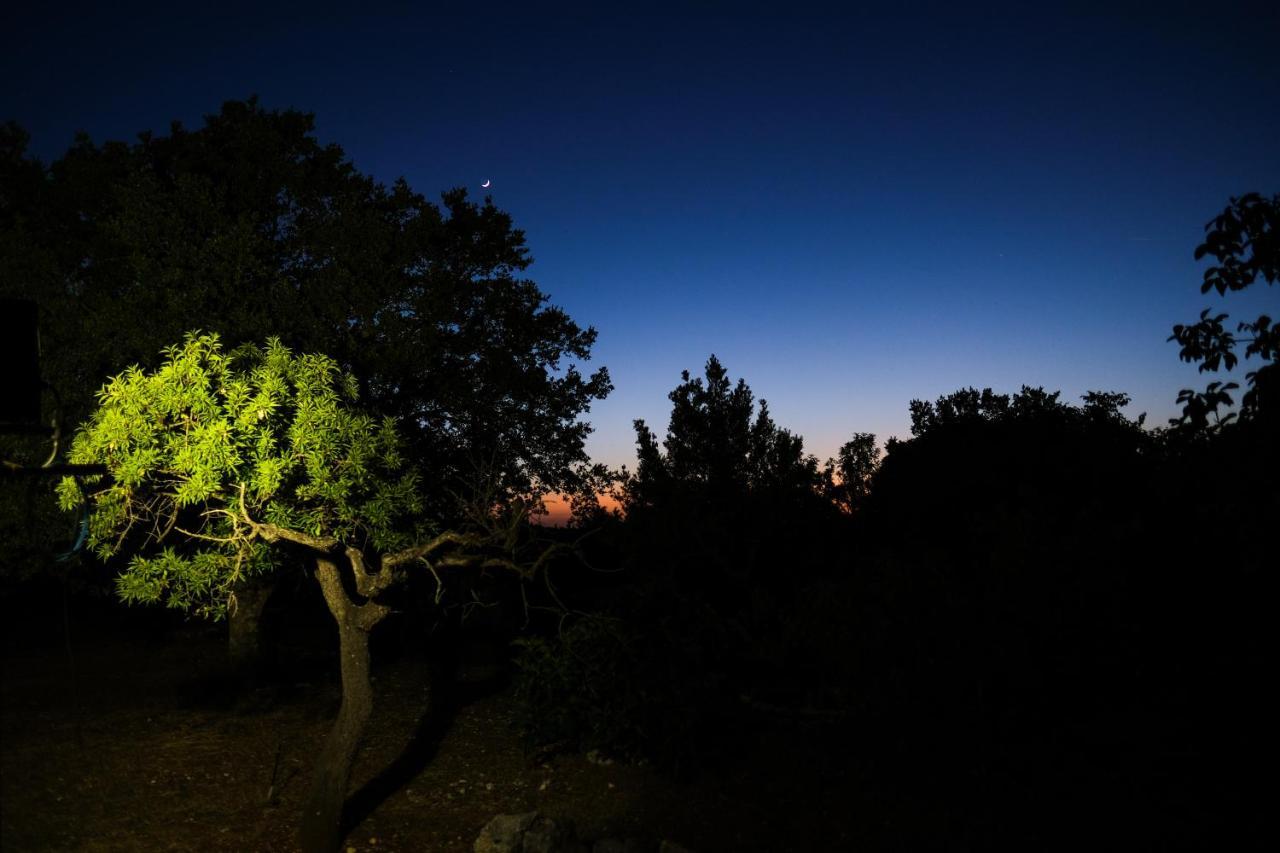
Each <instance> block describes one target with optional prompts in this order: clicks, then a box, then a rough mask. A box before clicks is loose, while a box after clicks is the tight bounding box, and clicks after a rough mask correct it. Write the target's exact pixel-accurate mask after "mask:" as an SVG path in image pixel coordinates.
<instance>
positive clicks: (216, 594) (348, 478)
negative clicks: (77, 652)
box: [58, 333, 421, 617]
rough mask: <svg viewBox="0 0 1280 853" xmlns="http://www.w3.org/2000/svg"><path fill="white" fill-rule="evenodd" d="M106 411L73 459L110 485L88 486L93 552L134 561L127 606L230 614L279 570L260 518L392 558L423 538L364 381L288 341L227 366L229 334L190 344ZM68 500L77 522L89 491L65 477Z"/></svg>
mask: <svg viewBox="0 0 1280 853" xmlns="http://www.w3.org/2000/svg"><path fill="white" fill-rule="evenodd" d="M98 401H99V405H98V408H97V410H96V411H95V412H94V413H93V415H92V417H91V418H90V419H89V420H88V421H87V422H86V423H85V424H84V425H82V426H81V428H80V429H79V430H78V431H77V433H76V436H75V439H74V441H73V442H72V446H71V452H70V461H71V462H72V463H76V464H90V463H93V464H102V465H106V466H107V469H108V471H109V476H108V477H106V478H90V479H89V483H90V487H89V490H90V493H91V497H90V500H91V507H92V512H91V515H90V519H89V547H90V548H91V549H92V550H93V551H94V552H95V553H96V554H97V555H98V556H99V557H100V558H102V559H104V560H106V559H110V558H112V557H114V556H116V555H117V554H121V553H130V554H133V556H132V559H131V560H130V561H129V562H128V564H127V566H126V567H125V568H124V569H123V570H122V571H121V573H120V576H119V578H118V580H117V591H118V593H119V595H120V597H121V598H122V599H124V600H125V601H129V602H163V603H165V604H167V605H168V606H170V607H174V608H178V609H182V610H185V611H192V612H197V613H200V614H202V615H206V616H213V617H218V616H220V615H222V614H223V613H224V612H225V609H226V607H227V604H228V601H229V598H230V595H231V589H232V587H233V585H234V584H235V583H236V582H237V581H239V580H240V579H241V578H242V577H245V576H247V575H253V574H258V573H262V572H267V571H270V570H271V569H272V568H273V567H274V563H273V560H272V556H271V552H270V551H269V549H268V548H267V546H266V545H265V544H264V543H263V542H262V541H261V539H259V538H255V537H253V536H251V535H249V533H250V531H249V530H247V529H246V525H247V524H248V523H249V520H250V519H253V520H256V521H257V522H267V523H271V524H276V525H279V526H281V527H287V528H290V529H293V530H297V531H302V532H304V533H308V534H310V535H313V536H325V537H331V538H334V539H337V540H340V541H343V542H350V543H355V544H359V545H365V544H367V545H369V546H371V547H372V548H374V549H377V550H380V551H387V550H390V549H393V548H398V547H403V546H404V545H406V544H407V543H408V542H409V541H410V540H411V538H412V536H413V535H414V534H415V533H418V532H420V531H415V530H413V528H412V524H411V523H410V522H411V520H412V519H413V518H414V517H415V516H416V515H417V514H418V512H419V511H420V509H421V501H420V499H419V497H418V490H417V478H416V476H415V475H413V474H412V473H407V472H405V470H404V467H403V466H404V460H403V458H402V455H401V447H400V439H399V437H398V435H397V433H396V429H395V424H394V423H393V422H392V421H391V420H390V419H382V420H375V419H374V418H372V417H370V416H369V415H367V414H364V413H362V412H360V411H358V410H357V409H356V408H355V402H356V383H355V381H354V380H353V379H352V377H351V376H350V375H349V374H345V373H343V372H342V371H341V370H339V369H338V366H337V364H336V363H335V362H334V361H333V360H332V359H330V358H328V357H326V356H322V355H314V354H304V355H295V354H294V353H292V352H290V351H289V350H288V349H287V348H286V347H285V346H284V345H283V344H281V343H280V341H279V340H275V339H272V340H270V341H268V342H267V345H266V346H265V348H261V349H260V348H257V347H253V346H247V345H246V346H243V347H240V348H239V349H237V350H235V351H234V352H232V353H224V352H223V349H222V346H221V344H220V342H219V340H218V336H217V335H213V334H199V333H190V334H188V335H187V337H186V339H185V341H184V342H183V344H182V345H180V346H172V347H169V348H168V349H166V350H165V352H164V361H163V363H162V364H161V365H160V366H159V367H158V368H156V369H155V370H153V371H150V372H145V371H143V370H142V369H141V368H139V367H136V366H135V367H131V368H129V369H128V370H126V371H125V372H123V373H121V374H120V375H118V376H116V377H114V378H112V379H111V380H110V381H109V382H108V383H107V384H106V386H105V387H103V389H102V390H101V391H100V392H99V394H98ZM58 497H59V502H60V504H61V506H62V507H63V509H65V510H68V511H70V510H74V509H77V508H78V507H79V505H80V502H81V500H82V495H81V489H80V487H79V486H78V485H77V483H76V482H75V481H74V480H72V479H71V478H65V479H64V480H63V481H62V482H61V483H60V484H59V486H58Z"/></svg>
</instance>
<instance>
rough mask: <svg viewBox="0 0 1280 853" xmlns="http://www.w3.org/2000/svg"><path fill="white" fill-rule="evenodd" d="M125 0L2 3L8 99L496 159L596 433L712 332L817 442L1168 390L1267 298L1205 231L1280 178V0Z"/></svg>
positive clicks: (26, 107) (41, 108) (50, 145)
mask: <svg viewBox="0 0 1280 853" xmlns="http://www.w3.org/2000/svg"><path fill="white" fill-rule="evenodd" d="M125 5H129V6H131V7H132V11H128V12H119V11H118V10H116V9H114V8H108V7H109V6H110V4H101V3H99V4H92V5H89V4H85V6H84V8H76V5H75V4H68V5H64V6H60V7H58V8H57V9H56V10H53V11H49V10H47V9H43V8H42V9H41V11H40V12H39V14H38V15H37V13H36V12H35V11H34V9H35V4H31V9H32V11H29V12H19V13H15V12H13V11H12V10H10V11H6V12H5V13H4V18H3V20H2V21H0V32H3V33H4V35H3V36H0V39H3V44H2V45H0V47H2V48H3V49H2V50H0V73H2V74H3V80H4V86H3V89H2V94H0V120H3V119H6V118H12V119H15V120H16V121H18V122H19V123H20V124H21V125H23V126H24V127H26V128H27V129H28V130H29V131H30V132H31V133H32V135H33V143H32V147H33V149H34V151H35V153H36V154H37V155H39V156H40V157H41V158H43V159H45V160H49V159H53V158H55V157H56V156H58V155H59V154H60V153H61V152H63V151H64V150H65V149H66V147H67V146H68V145H69V144H70V142H71V139H72V135H73V133H74V132H75V131H76V130H79V129H83V130H86V131H88V132H89V134H90V135H91V136H92V137H93V138H94V139H95V140H96V141H103V140H105V139H131V138H133V137H134V135H135V134H136V133H137V132H138V131H140V130H144V129H149V128H152V129H156V130H157V131H164V130H165V129H166V128H167V127H168V124H169V122H170V120H172V119H180V120H182V121H183V122H184V123H185V124H186V125H188V126H190V127H197V126H199V125H200V124H201V117H202V116H203V115H204V114H207V113H212V112H216V111H217V109H218V107H219V105H220V104H221V102H222V101H224V100H227V99H232V98H244V97H247V96H248V95H250V94H252V93H257V94H258V95H259V96H260V97H261V100H262V102H263V103H264V104H265V105H266V106H268V107H273V108H285V107H296V108H298V109H303V110H306V111H310V112H314V113H315V114H316V118H317V134H318V136H319V137H320V139H321V141H323V142H336V143H338V144H340V145H341V146H342V147H343V148H344V149H345V150H346V152H347V153H348V155H349V156H350V157H351V158H352V160H353V161H354V162H355V164H356V166H357V167H358V168H359V169H361V170H362V171H364V172H366V173H369V174H372V175H373V176H375V177H377V178H378V179H380V180H383V181H388V182H389V181H391V180H394V179H395V178H397V177H399V176H404V177H405V178H407V179H408V181H409V183H410V185H411V186H413V187H414V188H415V189H416V190H418V191H420V192H423V193H425V194H427V195H428V196H429V197H435V196H436V194H437V193H438V192H439V191H440V190H442V189H445V188H447V187H452V186H458V185H464V186H468V187H470V188H471V189H472V191H473V192H474V193H475V194H477V195H480V194H483V193H484V192H485V191H484V190H481V189H480V188H479V185H480V183H481V182H482V181H484V180H485V179H490V180H492V183H493V185H492V188H491V189H490V190H489V192H490V193H492V196H493V199H494V202H495V203H496V204H497V205H498V206H500V207H502V208H504V209H506V210H508V211H510V212H511V213H512V215H513V216H514V218H515V221H516V224H517V226H518V227H521V228H523V229H524V230H525V232H526V234H527V236H528V242H529V247H530V249H531V251H532V254H533V256H534V258H535V263H534V265H533V266H532V267H531V269H530V272H529V274H530V276H531V277H532V278H534V279H535V280H536V281H537V282H538V283H539V285H540V286H541V287H542V289H543V290H544V291H546V292H547V293H548V294H550V296H551V297H552V301H553V302H554V303H556V304H559V305H561V306H563V307H564V308H565V309H566V310H568V312H569V314H570V315H571V316H572V317H573V318H574V319H575V320H577V321H578V322H579V323H580V324H583V325H588V324H589V325H592V326H595V327H596V329H597V330H598V331H599V334H600V337H599V341H598V344H597V347H596V350H595V358H594V359H593V362H592V364H593V365H594V364H605V365H607V366H608V367H609V370H610V372H611V373H612V375H613V379H614V383H615V385H616V390H615V392H614V393H613V394H612V395H611V396H610V397H609V399H608V400H606V401H604V402H603V403H600V404H597V405H596V406H595V407H594V409H593V411H592V413H591V415H590V420H591V421H592V423H593V424H594V425H595V426H596V433H595V435H594V436H593V437H592V440H591V442H590V444H589V446H588V447H589V450H590V452H591V453H592V455H593V456H594V457H595V458H596V459H598V460H600V461H604V462H608V463H610V464H614V465H617V464H622V463H631V462H632V461H633V459H634V433H633V431H632V429H631V422H632V419H634V418H637V417H643V418H645V419H646V420H647V421H649V423H650V425H651V426H654V427H656V428H659V429H662V428H664V427H665V425H666V422H667V417H668V414H669V411H670V407H669V403H668V401H667V399H666V395H667V393H668V392H669V391H670V390H671V389H672V388H673V387H674V386H675V385H676V383H677V382H678V381H679V376H680V371H681V370H682V369H689V370H690V371H691V372H695V373H700V371H701V368H702V365H703V364H704V362H705V361H706V358H707V356H708V354H710V353H713V352H714V353H715V354H717V355H718V356H719V357H720V359H721V361H722V362H724V364H725V366H726V367H727V368H728V369H729V372H730V374H731V375H732V376H734V377H735V378H736V377H738V376H742V377H744V378H745V379H746V380H747V382H748V384H750V385H751V387H752V389H753V390H754V391H755V392H756V395H757V397H763V398H766V399H767V400H768V401H769V404H770V408H771V409H772V411H773V414H774V418H775V420H776V421H777V422H778V423H779V424H781V425H782V426H785V427H788V428H790V429H791V430H793V431H795V432H798V433H800V434H802V435H803V436H804V437H805V439H806V446H807V448H808V449H809V450H810V451H811V452H813V453H815V454H817V455H818V456H819V457H821V458H825V457H827V456H829V455H831V454H833V453H834V451H835V449H836V448H837V447H838V446H839V444H840V443H841V442H842V441H844V440H845V439H846V438H847V437H848V435H849V434H850V433H852V432H854V431H869V432H875V433H877V434H878V435H879V436H880V437H881V438H882V439H883V438H885V437H887V436H888V435H895V434H896V435H899V436H904V437H905V436H906V435H907V434H908V432H909V430H908V424H909V419H908V417H907V404H908V401H909V400H911V399H912V398H933V397H936V396H938V395H941V394H945V393H948V392H950V391H953V390H956V389H957V388H960V387H964V386H969V385H973V386H977V387H979V388H981V387H984V386H992V387H994V388H996V389H997V390H999V391H1005V392H1010V391H1015V390H1017V388H1018V387H1019V386H1020V385H1021V384H1023V383H1026V384H1031V385H1043V386H1045V387H1047V388H1050V389H1061V390H1062V391H1063V393H1064V397H1066V398H1074V399H1078V397H1079V395H1081V394H1083V393H1084V392H1085V391H1087V390H1094V389H1101V390H1120V391H1125V392H1127V393H1128V394H1130V395H1131V396H1132V397H1133V399H1134V404H1133V406H1132V407H1131V409H1130V411H1131V413H1133V414H1136V413H1137V412H1141V411H1145V412H1148V413H1149V422H1154V423H1163V421H1164V420H1165V419H1166V418H1168V417H1169V416H1171V415H1172V414H1174V413H1175V409H1176V407H1175V405H1174V399H1175V397H1176V395H1177V392H1178V389H1179V388H1182V387H1186V386H1188V385H1192V384H1195V385H1197V386H1202V385H1203V384H1204V382H1205V381H1207V380H1206V379H1200V378H1198V377H1197V376H1196V374H1195V370H1194V368H1192V367H1188V366H1186V365H1182V364H1180V363H1179V362H1178V359H1177V348H1176V346H1175V345H1174V344H1172V343H1168V342H1166V340H1165V339H1166V338H1167V337H1168V335H1169V332H1170V327H1171V326H1172V325H1173V324H1174V323H1177V322H1185V321H1190V320H1194V319H1195V317H1196V316H1197V314H1198V312H1199V310H1200V309H1201V308H1203V307H1207V306H1209V305H1221V306H1222V307H1223V308H1224V310H1227V311H1229V312H1231V313H1232V315H1233V317H1235V316H1237V315H1238V316H1239V317H1240V318H1244V317H1245V316H1247V315H1249V314H1250V312H1253V316H1256V314H1257V313H1258V312H1259V311H1260V310H1266V311H1269V312H1270V313H1271V314H1272V315H1273V316H1274V315H1276V314H1278V313H1280V292H1277V291H1276V289H1275V288H1271V289H1270V290H1268V289H1267V288H1265V287H1264V286H1261V285H1258V286H1255V288H1254V289H1253V291H1251V292H1246V293H1244V294H1233V295H1231V296H1229V297H1227V298H1226V299H1225V300H1220V299H1219V298H1218V297H1216V295H1215V296H1213V297H1210V296H1201V295H1200V293H1199V289H1198V284H1199V281H1200V275H1201V265H1199V264H1197V263H1195V262H1194V261H1193V260H1192V251H1193V249H1194V248H1195V246H1196V245H1197V244H1198V242H1199V240H1200V237H1201V236H1202V234H1203V230H1202V227H1203V225H1204V223H1205V222H1206V221H1207V220H1208V219H1210V218H1211V217H1212V216H1214V215H1215V214H1216V213H1217V212H1219V211H1220V210H1221V209H1222V208H1223V207H1224V206H1225V205H1226V203H1227V200H1228V198H1229V197H1230V196H1232V195H1240V194H1242V193H1244V192H1248V191H1251V190H1256V191H1261V192H1265V193H1268V194H1270V193H1275V192H1278V191H1280V58H1278V56H1280V51H1277V48H1276V45H1277V44H1278V43H1280V12H1278V11H1277V9H1280V4H1275V3H1253V4H1233V3H1215V4H1208V3H1203V2H1199V3H1164V4H1161V3H1144V4H1141V5H1133V6H1132V7H1130V8H1128V10H1125V8H1124V6H1123V4H1116V3H1107V4H1105V5H1099V6H1097V7H1096V8H1095V10H1094V11H1092V12H1081V11H1079V10H1080V9H1082V8H1084V6H1083V5H1082V4H1078V3H1077V4H1066V5H1069V6H1071V7H1072V9H1073V10H1074V11H1073V12H1072V13H1070V14H1066V13H1061V12H1058V11H1053V10H1051V9H1048V8H1046V7H1048V6H1050V5H1052V4H1040V3H1017V4H1005V5H998V6H997V5H990V4H983V5H982V6H981V11H974V10H967V11H957V10H956V9H955V8H954V7H956V6H960V5H967V4H954V3H940V4H919V3H917V4H903V5H907V6H909V10H908V11H901V12H885V11H881V10H877V11H874V12H870V11H859V10H857V9H856V8H846V7H843V6H841V7H837V6H835V5H831V6H821V7H819V6H805V5H804V4H799V3H786V4H781V3H772V4H768V5H753V4H749V3H733V4H724V5H721V6H712V5H708V4H696V8H697V9H699V10H701V11H698V12H696V13H695V12H691V11H689V8H691V7H692V6H693V5H694V4H682V5H678V6H676V5H673V6H671V7H670V8H669V9H667V10H665V11H664V10H662V9H660V8H658V7H656V6H653V5H650V4H644V5H642V6H641V5H635V6H631V5H627V6H623V5H622V4H610V3H592V4H588V5H583V6H580V7H579V6H569V5H566V4H554V5H553V6H552V5H549V6H548V8H555V9H557V10H558V11H556V12H554V13H541V12H534V11H530V6H541V5H542V4H520V5H518V6H517V5H511V6H507V5H504V4H482V3H476V4H462V3H453V4H434V3H412V4H384V3H376V2H370V3H364V4H343V5H341V6H333V7H331V8H330V9H329V10H328V11H326V7H325V6H324V5H323V4H305V5H303V4H297V5H287V4H276V5H275V7H274V9H273V10H272V11H265V12H264V11H262V10H261V9H259V8H258V7H257V6H256V5H245V4H238V3H220V4H216V7H217V8H216V11H215V10H213V7H214V5H215V4H205V5H206V6H207V7H208V8H207V10H206V11H205V12H204V13H200V12H191V11H185V12H181V13H179V12H175V11H174V10H173V8H171V6H174V5H177V4H165V5H156V6H154V7H150V8H147V7H145V6H142V5H138V4H125ZM268 5H271V4H268ZM463 5H467V6H468V7H469V11H463V10H462V9H461V7H462V6H463ZM859 5H860V4H848V6H849V7H857V6H859ZM876 5H877V7H879V6H883V5H886V4H876ZM1031 7H1034V8H1031ZM631 9H634V10H635V11H629V10H631ZM619 10H627V11H619ZM779 10H785V12H783V11H779ZM837 10H838V11H837ZM179 15H180V17H179Z"/></svg>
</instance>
